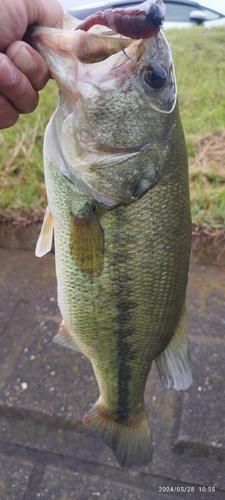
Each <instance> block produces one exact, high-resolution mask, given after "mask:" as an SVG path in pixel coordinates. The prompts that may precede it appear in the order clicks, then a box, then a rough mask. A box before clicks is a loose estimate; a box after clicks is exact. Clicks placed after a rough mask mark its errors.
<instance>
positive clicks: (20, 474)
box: [0, 454, 33, 500]
mask: <svg viewBox="0 0 225 500" xmlns="http://www.w3.org/2000/svg"><path fill="white" fill-rule="evenodd" d="M32 470H33V465H32V463H30V462H28V461H23V462H21V460H19V459H18V458H15V459H14V458H12V457H7V456H5V455H2V454H0V500H22V499H23V497H24V493H25V491H26V488H27V485H28V482H29V479H30V475H31V473H32Z"/></svg>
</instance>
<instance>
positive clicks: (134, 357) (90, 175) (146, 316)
mask: <svg viewBox="0 0 225 500" xmlns="http://www.w3.org/2000/svg"><path fill="white" fill-rule="evenodd" d="M78 24H79V21H78V20H74V19H70V18H68V17H66V20H65V29H64V30H57V29H53V28H44V27H38V28H36V29H35V30H34V33H33V44H34V46H35V47H36V48H37V50H38V51H39V52H40V53H41V54H42V55H43V57H44V58H45V60H46V61H47V64H48V66H49V69H50V72H51V74H52V76H53V77H54V78H55V80H56V82H57V84H58V87H59V101H58V106H57V109H56V111H55V113H54V115H53V116H52V118H51V120H50V122H49V124H48V126H47V129H46V133H45V140H44V168H45V179H46V189H47V197H48V208H47V210H46V215H45V218H44V222H43V226H42V230H41V234H40V237H39V240H38V243H37V248H36V255H37V256H42V255H44V254H45V253H46V252H48V251H49V250H50V249H51V245H52V234H53V227H54V241H55V261H56V273H57V283H58V302H59V307H60V311H61V314H62V317H63V321H62V323H61V326H60V329H59V333H58V334H57V335H56V337H55V341H56V342H58V343H59V344H61V345H64V346H67V347H69V348H71V349H77V350H80V351H81V352H82V353H84V354H85V356H87V358H88V359H89V360H90V361H91V363H92V366H93V369H94V373H95V376H96V379H97V382H98V386H99V391H100V396H99V399H98V401H97V402H96V403H95V405H94V406H93V408H92V409H91V411H90V412H89V413H88V414H87V415H85V416H84V418H83V426H84V427H85V428H86V429H87V430H88V431H89V432H90V433H91V434H92V435H94V436H96V437H98V438H100V439H101V440H102V441H103V442H104V443H105V444H107V445H108V446H109V447H110V448H111V449H112V450H113V452H114V454H115V457H116V459H117V460H118V462H119V464H120V465H122V466H125V467H132V466H141V465H144V464H147V463H148V462H149V461H150V460H151V456H152V444H151V441H152V439H151V430H150V428H149V424H148V417H147V414H146V410H145V403H144V391H145V384H146V380H147V377H148V374H149V371H150V369H151V365H152V361H153V360H155V363H156V366H157V368H158V372H159V376H160V378H161V380H162V382H163V384H164V385H165V386H166V387H168V388H175V389H178V390H180V389H183V390H184V389H186V388H188V387H189V385H190V384H191V381H192V377H191V367H190V359H189V352H188V339H187V320H186V311H185V295H186V286H187V277H188V266H189V255H190V240H191V218H190V203H189V187H188V165H187V152H186V146H185V139H184V134H183V130H182V125H181V121H180V116H179V110H178V103H177V89H176V81H175V74H174V67H173V61H172V56H171V49H170V46H169V44H168V42H167V41H166V38H165V36H164V34H163V32H162V31H160V32H159V33H158V34H157V35H155V36H153V37H151V38H149V39H145V40H135V41H134V40H131V39H129V38H126V37H123V36H118V35H116V34H113V33H112V32H109V30H105V29H104V28H102V27H101V28H100V27H96V26H94V27H93V28H92V29H91V30H90V31H88V32H84V31H81V30H79V29H78V30H75V31H74V28H76V27H77V26H78Z"/></svg>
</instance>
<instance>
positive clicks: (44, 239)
mask: <svg viewBox="0 0 225 500" xmlns="http://www.w3.org/2000/svg"><path fill="white" fill-rule="evenodd" d="M52 238H53V218H52V214H51V212H50V210H49V208H48V207H47V208H46V211H45V216H44V220H43V224H42V228H41V232H40V235H39V238H38V241H37V245H36V249H35V255H36V256H37V257H43V255H45V254H46V253H48V252H50V250H51V248H52Z"/></svg>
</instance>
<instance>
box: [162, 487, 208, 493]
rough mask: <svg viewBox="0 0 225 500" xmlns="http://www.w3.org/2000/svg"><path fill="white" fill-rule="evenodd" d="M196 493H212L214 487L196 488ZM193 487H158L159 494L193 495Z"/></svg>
mask: <svg viewBox="0 0 225 500" xmlns="http://www.w3.org/2000/svg"><path fill="white" fill-rule="evenodd" d="M197 488H198V491H200V492H202V493H214V492H215V491H216V488H215V486H198V487H197ZM194 491H195V487H194V486H159V493H169V492H173V493H194Z"/></svg>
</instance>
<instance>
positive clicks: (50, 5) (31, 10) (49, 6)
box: [26, 0, 63, 28]
mask: <svg viewBox="0 0 225 500" xmlns="http://www.w3.org/2000/svg"><path fill="white" fill-rule="evenodd" d="M26 1H27V9H28V24H33V23H35V24H39V25H40V26H42V25H43V26H51V27H53V28H62V26H63V8H62V5H61V4H60V2H57V1H56V0H48V2H46V0H39V2H31V1H30V0H26Z"/></svg>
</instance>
